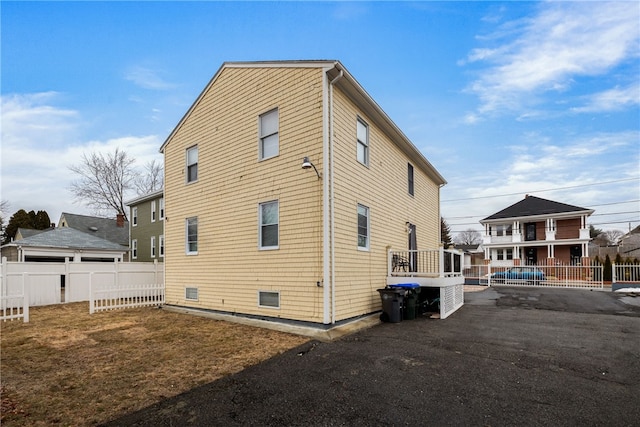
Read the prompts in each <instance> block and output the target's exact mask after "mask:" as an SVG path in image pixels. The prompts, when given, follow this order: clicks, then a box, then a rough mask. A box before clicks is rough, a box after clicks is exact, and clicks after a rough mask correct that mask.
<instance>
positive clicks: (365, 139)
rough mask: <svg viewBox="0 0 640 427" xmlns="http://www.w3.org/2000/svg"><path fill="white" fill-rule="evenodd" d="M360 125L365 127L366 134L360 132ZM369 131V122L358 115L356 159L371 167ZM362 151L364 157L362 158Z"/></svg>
mask: <svg viewBox="0 0 640 427" xmlns="http://www.w3.org/2000/svg"><path fill="white" fill-rule="evenodd" d="M360 125H362V126H363V127H364V131H365V134H364V135H361V134H360ZM369 133H370V132H369V125H368V124H367V122H365V121H364V120H362V119H361V118H360V117H358V119H357V120H356V159H357V160H358V162H360V163H362V164H363V165H365V166H366V167H369ZM361 138H362V139H361ZM361 151H362V156H363V157H364V158H360V157H361V154H360V152H361Z"/></svg>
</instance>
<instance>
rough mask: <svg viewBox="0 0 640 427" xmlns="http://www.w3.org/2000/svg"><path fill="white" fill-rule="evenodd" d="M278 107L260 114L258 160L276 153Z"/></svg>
mask: <svg viewBox="0 0 640 427" xmlns="http://www.w3.org/2000/svg"><path fill="white" fill-rule="evenodd" d="M278 141H279V137H278V109H277V108H276V109H275V110H271V111H269V112H268V113H264V114H262V115H261V116H260V148H259V150H260V160H264V159H268V158H269V157H274V156H277V155H278V152H279V142H278Z"/></svg>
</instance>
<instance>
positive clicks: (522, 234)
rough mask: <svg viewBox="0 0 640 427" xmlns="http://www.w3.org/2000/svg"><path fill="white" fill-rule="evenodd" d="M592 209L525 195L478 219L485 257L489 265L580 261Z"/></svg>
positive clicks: (586, 254) (585, 253)
mask: <svg viewBox="0 0 640 427" xmlns="http://www.w3.org/2000/svg"><path fill="white" fill-rule="evenodd" d="M593 212H594V210H593V209H587V208H582V207H578V206H572V205H568V204H565V203H560V202H555V201H553V200H547V199H543V198H540V197H535V196H530V195H527V196H525V198H524V199H523V200H521V201H519V202H517V203H515V204H513V205H511V206H509V207H506V208H504V209H502V210H501V211H499V212H496V213H494V214H493V215H490V216H488V217H486V218H485V219H483V220H481V221H480V223H481V224H482V225H483V226H484V236H483V242H482V246H483V247H484V257H485V261H491V263H492V264H493V265H504V266H511V265H521V264H527V265H534V264H538V263H549V262H551V263H554V264H567V265H580V264H584V260H585V258H588V257H589V249H588V248H589V241H590V240H591V238H590V237H589V227H588V225H587V219H588V217H589V216H590V215H591V214H593Z"/></svg>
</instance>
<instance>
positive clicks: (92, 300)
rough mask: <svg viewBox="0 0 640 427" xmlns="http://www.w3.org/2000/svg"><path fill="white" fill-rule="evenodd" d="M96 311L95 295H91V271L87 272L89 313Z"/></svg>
mask: <svg viewBox="0 0 640 427" xmlns="http://www.w3.org/2000/svg"><path fill="white" fill-rule="evenodd" d="M95 311H96V307H95V296H94V295H93V272H92V271H90V272H89V314H93V313H94V312H95Z"/></svg>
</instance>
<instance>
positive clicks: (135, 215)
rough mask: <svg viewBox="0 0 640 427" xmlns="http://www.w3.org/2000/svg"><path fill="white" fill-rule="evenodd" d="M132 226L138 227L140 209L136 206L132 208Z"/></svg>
mask: <svg viewBox="0 0 640 427" xmlns="http://www.w3.org/2000/svg"><path fill="white" fill-rule="evenodd" d="M131 226H132V227H137V226H138V207H137V206H134V207H132V208H131Z"/></svg>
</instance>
